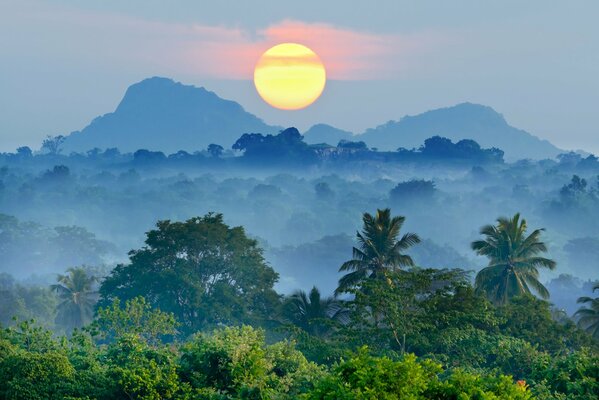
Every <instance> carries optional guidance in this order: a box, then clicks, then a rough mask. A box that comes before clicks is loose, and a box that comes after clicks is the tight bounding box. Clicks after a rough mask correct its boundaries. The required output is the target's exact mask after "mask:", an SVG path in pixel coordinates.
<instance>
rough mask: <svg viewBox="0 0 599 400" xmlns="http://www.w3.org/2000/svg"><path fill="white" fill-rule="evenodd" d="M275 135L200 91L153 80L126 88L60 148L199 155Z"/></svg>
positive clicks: (237, 107) (252, 118)
mask: <svg viewBox="0 0 599 400" xmlns="http://www.w3.org/2000/svg"><path fill="white" fill-rule="evenodd" d="M279 130H281V128H280V127H276V126H270V125H267V124H265V123H264V122H263V121H262V120H261V119H259V118H258V117H256V116H255V115H253V114H250V113H248V112H246V111H245V110H244V109H243V107H241V106H240V105H239V104H238V103H236V102H234V101H230V100H224V99H221V98H220V97H218V96H217V95H216V94H215V93H213V92H210V91H208V90H206V89H204V88H202V87H200V88H198V87H195V86H189V85H183V84H181V83H179V82H175V81H173V80H171V79H167V78H159V77H154V78H149V79H145V80H143V81H141V82H139V83H136V84H134V85H132V86H130V87H129V88H128V89H127V92H126V93H125V97H124V98H123V100H122V101H121V102H120V104H119V105H118V107H117V109H116V110H115V111H114V112H112V113H109V114H105V115H103V116H101V117H98V118H96V119H94V120H93V121H92V122H91V123H90V124H89V125H88V126H87V127H85V128H84V129H83V130H81V131H77V132H73V133H71V134H70V135H69V136H68V137H67V139H66V141H65V143H64V146H63V147H64V149H65V150H66V151H67V152H69V151H86V150H89V149H92V148H94V147H98V148H101V149H105V148H111V147H117V148H119V150H121V151H135V150H137V149H148V150H160V151H163V152H167V153H172V152H176V151H178V150H187V151H195V150H202V149H205V148H206V147H207V146H208V144H210V143H216V144H220V145H222V146H223V147H225V148H230V146H231V145H232V144H233V143H234V142H235V141H236V140H237V139H238V138H239V137H240V136H241V135H242V134H243V133H246V132H260V133H277V132H278V131H279Z"/></svg>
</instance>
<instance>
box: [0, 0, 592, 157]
mask: <svg viewBox="0 0 599 400" xmlns="http://www.w3.org/2000/svg"><path fill="white" fill-rule="evenodd" d="M598 18H599V1H597V0H588V1H551V0H538V1H537V0H528V1H522V0H517V1H508V0H501V1H499V0H498V1H491V0H489V1H480V0H468V1H467V0H462V1H456V0H453V1H445V0H439V1H422V0H414V1H399V0H389V1H364V2H350V1H347V0H339V1H337V0H327V1H323V0H320V1H313V2H312V1H306V0H304V1H301V2H297V1H296V2H286V1H280V0H269V1H266V0H263V1H257V0H253V1H245V0H237V1H229V0H219V1H197V0H196V1H158V0H142V1H129V0H128V1H123V0H115V1H111V0H103V1H93V2H92V1H89V2H81V1H75V0H60V1H29V0H0V72H1V73H0V135H2V136H1V139H0V150H2V151H6V150H10V151H12V150H14V149H15V148H16V147H18V146H20V145H30V146H32V147H34V148H38V147H39V143H40V141H41V139H42V138H43V137H44V136H45V135H48V134H59V133H63V134H64V133H68V132H71V131H74V130H78V129H81V128H83V127H84V126H85V125H87V124H88V123H89V122H90V121H91V120H92V119H93V118H94V117H96V116H98V115H101V114H104V113H107V112H111V111H113V110H114V108H115V107H116V105H117V104H118V102H119V101H120V100H121V98H122V96H123V94H124V91H125V90H126V88H127V87H128V86H129V85H130V84H132V83H134V82H137V81H139V80H141V79H144V78H146V77H149V76H155V75H157V76H167V77H171V78H173V79H175V80H178V81H181V82H183V83H187V84H194V85H197V86H204V87H206V88H207V89H209V90H213V91H215V92H216V93H217V94H219V95H220V96H221V97H225V98H229V99H233V100H236V101H238V102H240V103H241V104H242V105H243V106H244V107H245V108H246V110H248V111H250V112H252V113H254V114H256V115H258V116H259V117H261V118H262V119H264V120H265V121H266V122H268V123H272V124H279V125H283V126H291V125H294V126H297V127H298V128H300V129H306V128H308V127H309V126H311V125H312V124H315V123H319V122H324V123H329V124H331V125H334V126H337V127H339V128H343V129H347V130H351V131H353V132H356V133H360V132H362V131H363V130H364V129H365V128H368V127H374V126H376V125H378V124H381V123H384V122H386V121H388V120H390V119H399V118H401V117H402V116H404V115H406V114H417V113H420V112H423V111H426V110H429V109H432V108H437V107H443V106H449V105H453V104H456V103H459V102H464V101H471V102H477V103H482V104H486V105H489V106H492V107H493V108H495V109H496V110H497V111H498V112H500V113H502V114H503V115H504V116H505V117H506V119H507V120H508V122H510V123H511V124H512V125H514V126H516V127H519V128H522V129H525V130H528V131H529V132H531V133H533V134H535V135H537V136H539V137H542V138H545V139H548V140H550V141H551V142H553V143H554V144H556V145H557V146H559V147H562V148H565V149H579V148H582V149H585V150H588V151H592V152H595V153H599V24H598V23H597V20H598ZM282 41H296V42H300V43H303V44H306V45H308V46H309V47H311V48H312V49H313V50H315V51H316V52H317V53H318V54H319V55H320V56H321V58H322V59H323V61H324V63H325V65H326V67H327V72H328V74H329V77H330V80H329V82H328V83H327V87H326V88H325V91H324V93H323V95H322V97H321V98H320V99H319V100H318V101H317V102H316V103H315V104H313V105H312V106H310V107H309V108H307V109H305V110H301V111H280V110H276V109H273V108H271V107H270V106H268V105H266V104H265V103H264V102H263V101H262V100H261V99H260V98H259V97H258V95H257V94H256V92H255V89H254V87H253V84H252V81H251V77H252V70H253V66H254V63H255V62H256V60H257V58H258V57H259V56H260V54H261V52H262V51H264V50H266V49H267V48H268V47H270V46H271V45H274V44H276V43H278V42H282Z"/></svg>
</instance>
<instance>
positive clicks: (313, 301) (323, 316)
mask: <svg viewBox="0 0 599 400" xmlns="http://www.w3.org/2000/svg"><path fill="white" fill-rule="evenodd" d="M283 316H284V318H285V319H286V320H287V321H289V322H291V323H292V324H294V325H295V326H297V327H299V328H301V329H303V330H304V331H306V332H308V333H310V334H313V335H320V334H323V333H325V332H326V331H327V330H329V328H330V327H331V325H330V324H328V323H327V321H337V322H341V323H345V322H347V310H346V308H345V307H344V306H343V302H342V301H341V300H337V299H335V298H334V297H325V298H322V296H321V294H320V291H319V290H318V289H317V288H316V286H314V287H313V288H312V290H310V293H309V294H306V292H304V291H303V290H298V291H296V292H295V293H293V294H292V295H291V296H289V297H288V298H287V301H286V302H285V304H284V308H283Z"/></svg>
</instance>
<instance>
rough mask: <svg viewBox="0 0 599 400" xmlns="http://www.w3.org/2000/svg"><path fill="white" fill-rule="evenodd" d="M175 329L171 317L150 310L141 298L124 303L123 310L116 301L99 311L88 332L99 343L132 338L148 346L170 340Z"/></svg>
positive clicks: (172, 316) (170, 315)
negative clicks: (128, 336) (100, 339)
mask: <svg viewBox="0 0 599 400" xmlns="http://www.w3.org/2000/svg"><path fill="white" fill-rule="evenodd" d="M176 327H177V322H176V321H175V317H174V315H173V314H171V313H165V312H162V311H160V310H153V309H152V307H151V306H150V305H149V304H148V303H147V302H146V300H145V299H144V298H143V297H136V298H134V299H132V300H127V301H126V302H125V307H121V302H120V300H119V299H115V300H114V301H113V302H112V305H111V306H110V307H106V308H99V309H98V312H97V316H96V319H95V320H94V322H93V324H92V325H91V326H90V331H91V332H92V334H95V335H97V336H100V337H101V338H102V339H109V340H115V339H117V340H118V339H121V338H123V337H125V336H126V335H134V336H136V337H138V338H141V339H143V340H144V341H145V342H147V343H150V344H157V343H159V342H160V341H161V339H162V338H165V337H166V338H172V337H173V336H174V335H175V334H176V332H177V331H176Z"/></svg>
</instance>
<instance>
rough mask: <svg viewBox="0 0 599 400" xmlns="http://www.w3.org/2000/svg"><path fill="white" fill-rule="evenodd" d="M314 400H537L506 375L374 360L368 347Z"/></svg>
mask: <svg viewBox="0 0 599 400" xmlns="http://www.w3.org/2000/svg"><path fill="white" fill-rule="evenodd" d="M305 398H306V399H309V400H320V399H322V400H325V399H338V400H371V399H389V400H392V399H414V400H420V399H422V400H424V399H489V400H493V399H503V400H516V399H518V400H525V399H530V398H532V395H531V393H530V392H529V391H528V389H527V388H526V386H525V385H524V384H523V383H514V382H513V380H512V378H511V377H509V376H504V375H499V376H496V375H493V374H476V373H473V372H466V371H462V370H453V371H452V370H450V371H443V368H442V367H441V365H440V364H438V363H436V362H434V361H432V360H426V359H424V360H419V359H417V358H416V356H414V355H413V354H408V355H406V356H404V357H402V358H401V359H400V360H392V359H390V358H387V357H373V356H371V355H369V354H368V349H367V348H362V349H360V350H359V352H358V353H357V354H356V355H354V356H353V357H352V358H350V359H348V360H343V361H342V362H340V363H339V364H337V365H335V366H334V367H333V369H332V371H331V373H330V374H328V375H326V376H325V377H324V378H323V379H321V380H320V381H319V382H317V383H316V387H315V388H314V390H312V391H311V392H309V393H308V394H307V396H306V397H305Z"/></svg>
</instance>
